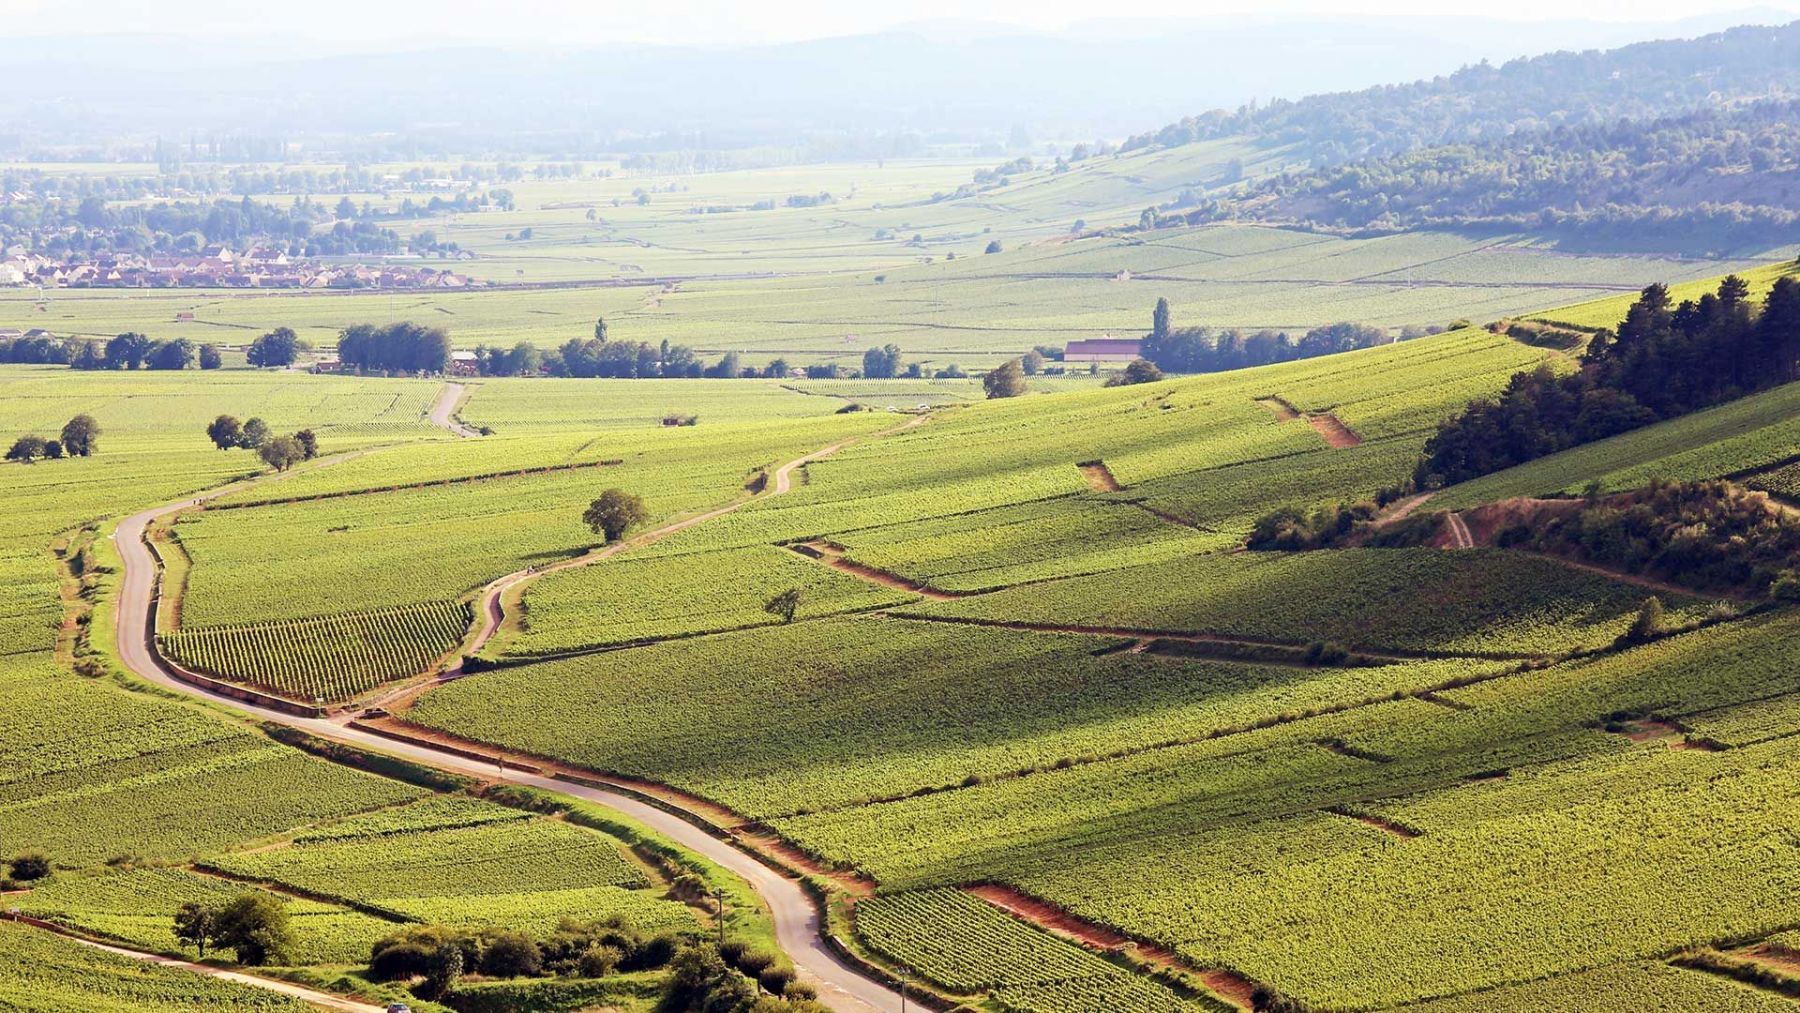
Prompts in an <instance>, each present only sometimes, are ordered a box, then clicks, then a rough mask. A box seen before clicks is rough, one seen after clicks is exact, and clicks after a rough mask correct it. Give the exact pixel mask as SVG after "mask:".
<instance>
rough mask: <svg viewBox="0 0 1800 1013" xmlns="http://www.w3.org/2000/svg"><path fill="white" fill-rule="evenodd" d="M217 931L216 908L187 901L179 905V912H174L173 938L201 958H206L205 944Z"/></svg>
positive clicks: (217, 916)
mask: <svg viewBox="0 0 1800 1013" xmlns="http://www.w3.org/2000/svg"><path fill="white" fill-rule="evenodd" d="M218 929H219V912H218V910H217V909H216V908H212V907H208V906H207V905H205V904H197V903H195V902H194V901H188V902H187V903H186V904H183V905H181V910H179V911H176V912H175V938H176V939H177V940H180V941H181V943H182V944H184V945H186V946H192V947H193V948H195V949H196V950H199V951H200V956H201V957H202V958H204V957H205V956H206V947H207V944H209V943H211V942H212V941H213V936H214V935H215V934H216V933H217V932H218Z"/></svg>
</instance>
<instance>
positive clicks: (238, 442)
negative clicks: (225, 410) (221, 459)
mask: <svg viewBox="0 0 1800 1013" xmlns="http://www.w3.org/2000/svg"><path fill="white" fill-rule="evenodd" d="M206 438H207V439H209V440H211V441H213V446H215V447H218V448H219V449H220V450H233V449H236V448H238V447H241V446H243V445H244V444H243V439H244V427H243V425H242V424H241V423H239V422H238V420H237V419H235V418H233V417H231V416H230V415H221V416H219V417H218V418H216V419H213V420H212V423H211V424H210V425H208V426H207V427H206Z"/></svg>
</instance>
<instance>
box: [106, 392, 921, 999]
mask: <svg viewBox="0 0 1800 1013" xmlns="http://www.w3.org/2000/svg"><path fill="white" fill-rule="evenodd" d="M443 403H444V401H443V397H442V396H441V397H440V405H442V404H443ZM450 403H452V404H453V403H454V402H453V401H452V402H450ZM927 418H928V416H918V417H916V418H914V419H912V420H910V421H909V422H907V423H906V424H905V425H902V426H898V427H895V428H894V429H889V430H884V431H883V432H881V433H877V434H875V435H876V436H881V435H887V434H889V433H893V432H897V431H899V430H902V429H908V428H911V427H913V426H916V425H919V424H921V423H923V422H924V421H926V419H927ZM852 442H854V440H853V439H847V440H842V441H840V442H838V443H835V444H832V445H831V446H829V447H825V448H823V449H821V450H817V451H814V452H812V453H810V454H807V455H806V456H804V457H801V458H798V459H796V460H793V461H790V462H788V463H787V464H784V465H782V466H781V467H780V468H778V469H777V470H776V472H775V474H774V476H773V481H771V482H770V483H769V488H768V489H767V490H766V491H764V492H762V493H760V494H758V495H757V496H755V497H750V498H745V499H740V500H737V501H735V502H733V503H730V504H727V505H725V506H723V507H719V508H717V509H715V510H712V511H708V512H706V513H703V514H700V515H697V516H695V517H690V518H687V519H685V520H682V521H677V522H674V523H671V524H668V525H664V526H663V527H661V528H657V529H655V530H653V531H650V532H646V533H645V534H642V535H639V536H637V537H636V538H634V539H631V540H629V541H625V542H620V543H615V544H614V545H611V546H608V547H606V548H605V549H602V550H599V551H597V552H594V553H589V554H588V555H586V556H581V557H578V558H576V559H572V560H568V561H566V562H564V563H559V564H557V565H556V566H554V567H549V568H545V569H542V570H530V569H528V570H523V571H520V572H518V573H514V574H509V575H508V576H506V577H502V578H500V579H499V580H497V581H495V582H493V583H491V584H489V585H488V587H487V588H486V589H485V590H484V592H483V599H482V600H483V605H484V608H483V609H482V612H481V615H482V628H481V630H479V631H478V633H477V637H476V640H475V645H476V647H477V648H478V647H479V646H480V645H481V644H484V643H486V641H487V639H488V638H489V637H491V636H492V635H493V632H494V630H495V629H497V628H498V626H499V622H500V619H501V618H502V617H503V614H502V611H501V605H500V594H501V593H502V592H503V591H505V590H506V589H507V588H510V587H512V586H515V585H517V584H520V583H523V582H525V581H527V580H530V579H532V578H534V577H535V576H537V575H538V574H541V573H545V572H548V571H549V570H550V569H567V568H570V567H575V566H586V565H589V564H591V563H595V562H598V561H600V560H601V559H606V558H610V557H611V556H613V555H616V554H618V553H620V552H623V551H626V550H628V549H630V548H635V547H639V546H642V545H648V544H650V543H651V542H654V541H656V540H658V539H661V538H664V537H667V536H668V535H671V534H674V533H675V532H677V531H681V530H684V529H686V528H689V527H692V526H693V525H696V524H700V523H703V522H704V521H707V520H710V519H712V518H715V517H719V516H722V515H724V514H727V513H730V512H732V511H734V510H737V509H739V508H741V507H743V506H744V505H745V504H747V503H749V502H752V501H753V500H754V499H758V498H763V497H766V496H771V495H781V494H783V493H786V492H787V491H788V490H789V489H790V488H791V485H792V481H791V475H792V473H793V470H794V469H795V468H797V467H799V466H801V465H803V464H805V463H807V462H809V461H815V460H818V459H820V458H822V457H825V456H828V455H830V454H833V453H836V452H837V451H839V450H841V449H843V448H844V447H845V446H848V445H849V444H850V443H852ZM350 456H351V455H344V456H343V457H339V458H332V459H329V460H327V461H326V462H322V463H321V465H320V466H326V465H328V464H330V463H336V462H337V461H341V460H346V459H348V458H349V457H350ZM283 474H286V475H292V474H296V472H285V473H283ZM269 480H272V479H269V478H263V479H252V480H249V481H248V482H244V483H236V484H233V485H230V486H225V487H221V488H220V489H216V490H213V491H210V492H208V493H204V494H202V495H199V496H194V497H190V498H187V499H183V500H179V501H177V502H174V503H169V504H165V505H163V506H160V507H153V508H151V509H148V510H144V511H141V512H139V513H136V514H133V515H131V516H130V517H127V518H125V519H124V520H122V521H120V522H119V524H118V527H117V529H116V531H115V533H114V535H113V538H114V540H115V543H116V545H117V548H118V551H119V556H120V559H121V560H122V562H123V564H124V576H123V578H122V579H121V581H120V586H119V594H118V599H117V601H116V602H115V604H114V608H115V614H114V620H115V629H116V632H117V647H118V651H119V656H120V659H121V660H122V661H123V662H124V664H125V666H126V667H127V668H128V669H130V670H131V671H132V672H133V673H134V674H136V675H137V676H138V677H139V678H142V679H144V680H146V681H148V682H151V683H154V684H156V685H158V686H162V687H164V688H167V689H171V690H175V691H177V692H179V693H182V694H185V695H187V696H192V697H198V698H201V699H204V700H207V701H208V702H210V703H213V704H215V705H218V706H223V707H227V708H230V709H231V710H233V711H236V712H238V713H241V714H245V715H248V716H250V717H253V718H256V719H258V720H262V721H271V722H276V723H279V724H284V725H288V726H290V727H293V728H298V729H300V730H302V731H305V732H308V733H309V734H312V735H315V736H318V737H320V738H324V739H331V740H334V741H338V742H343V743H347V744H350V745H354V746H359V747H362V748H366V749H373V750H376V751H379V752H384V753H390V754H397V755H400V756H404V757H406V758H408V759H411V760H415V761H417V762H420V763H423V764H426V765H429V766H432V767H436V768H438V769H440V770H447V771H450V772H452V773H457V774H464V775H472V776H476V777H481V778H484V779H487V780H497V781H505V782H508V783H512V784H521V785H526V786H528V787H533V788H540V789H543V790H545V791H551V792H558V793H561V794H565V795H571V796H574V797H576V798H581V799H584V800H586V801H589V802H594V803H598V804H600V805H604V806H606V807H608V808H611V809H613V810H616V811H618V812H620V813H623V814H624V815H626V816H629V817H631V818H632V819H635V820H637V821H638V822H640V823H643V824H645V825H646V826H649V827H650V828H652V829H653V830H655V831H656V832H657V833H659V834H662V835H663V836H664V837H666V838H668V839H670V840H672V841H674V842H675V843H676V844H678V845H680V846H681V847H683V848H686V849H688V850H690V851H693V852H696V853H698V854H700V855H702V856H703V857H705V858H706V859H708V860H709V861H712V862H714V863H716V864H718V865H720V866H723V867H724V868H726V869H729V870H730V871H732V872H733V873H735V874H737V875H738V876H740V877H742V878H743V879H744V880H746V881H747V882H748V883H749V884H750V885H751V886H752V888H754V889H755V890H756V892H757V893H758V894H759V895H760V896H761V898H762V899H763V901H764V903H765V904H766V905H767V906H768V908H769V911H770V914H771V916H772V918H773V920H774V923H775V932H776V937H777V940H778V942H779V943H780V945H781V947H782V949H783V951H784V952H786V953H787V954H788V956H789V957H790V958H792V960H793V961H794V964H795V967H796V968H797V969H798V970H799V972H800V977H801V979H802V980H804V981H806V982H808V983H809V984H812V985H813V986H814V987H816V988H817V989H818V990H819V995H820V998H821V1000H822V1001H823V1002H824V1003H825V1004H826V1005H827V1006H829V1007H830V1008H832V1009H834V1010H841V1011H857V1013H862V1011H867V1010H878V1011H882V1013H893V1011H897V1010H899V1009H900V997H899V995H898V994H896V993H895V992H893V991H891V990H890V989H888V988H887V987H885V986H883V985H881V984H878V983H876V982H875V981H873V980H871V979H869V978H866V977H864V976H863V975H862V974H861V972H859V971H858V970H856V969H855V968H853V967H851V966H850V965H849V964H847V963H845V962H844V961H842V960H840V959H839V958H838V956H837V954H836V953H835V952H833V951H832V950H831V949H830V948H829V947H828V946H827V945H826V944H825V942H824V941H823V940H822V938H821V934H820V921H819V913H818V909H817V907H816V906H815V905H814V903H813V900H812V898H811V896H810V895H808V894H807V893H806V891H805V890H804V889H803V888H801V886H800V885H799V884H798V883H797V882H795V881H794V880H792V879H790V878H788V877H787V876H785V875H783V874H781V873H779V872H777V871H775V870H774V869H771V868H770V867H769V866H768V865H766V864H764V863H763V862H762V861H760V860H758V859H757V858H755V857H752V856H751V855H750V854H748V853H747V852H745V851H743V850H740V849H739V848H737V847H734V846H733V845H731V844H728V843H726V842H724V841H722V840H720V839H718V838H717V837H714V836H712V835H711V834H709V833H707V832H706V831H705V830H703V829H701V828H700V827H698V826H696V825H695V824H694V823H691V822H689V821H688V820H687V819H684V818H683V817H681V816H679V815H676V814H674V813H671V812H669V811H668V810H666V809H663V808H660V807H658V806H656V805H653V804H651V803H649V802H647V801H644V800H642V799H639V798H634V797H632V796H631V795H627V794H623V793H621V792H620V791H614V790H608V789H606V788H604V787H597V786H590V785H585V784H573V783H570V782H568V781H563V780H557V779H554V778H551V777H546V776H544V775H543V774H542V773H538V772H533V771H526V770H518V769H513V768H508V767H501V766H497V765H494V764H492V763H488V762H483V761H481V760H477V759H474V758H471V757H468V756H464V755H458V754H456V753H452V752H449V751H446V750H444V749H440V748H436V747H433V746H431V745H427V744H422V743H413V742H397V741H394V740H392V739H389V738H385V737H383V736H380V735H377V734H375V733H373V732H370V731H365V730H361V729H357V728H351V727H348V725H347V721H346V719H343V718H340V719H339V720H331V719H325V718H307V717H298V716H295V715H292V714H288V713H286V712H283V711H279V710H275V709H273V708H270V707H264V706H259V705H258V704H255V703H250V702H246V701H242V700H238V699H236V698H234V697H231V696H227V695H225V694H223V693H220V692H216V691H213V690H210V689H207V688H204V687H201V686H196V685H194V684H192V683H189V682H186V681H183V680H182V679H180V678H178V677H176V675H175V674H174V673H173V671H172V670H171V669H170V668H169V667H168V665H167V664H166V663H165V662H164V661H163V659H162V658H161V656H160V655H158V654H157V653H156V651H155V650H154V648H153V635H152V626H151V625H150V620H151V615H152V611H153V609H154V607H155V602H156V593H157V578H158V572H157V568H156V562H155V559H154V557H153V556H152V555H151V553H150V549H149V546H148V545H147V544H146V542H145V541H144V533H145V530H146V529H147V528H148V526H149V525H150V524H151V523H152V522H153V521H155V520H156V519H158V518H160V517H163V516H166V515H168V514H171V513H174V512H177V511H179V510H184V509H188V508H190V507H194V506H199V505H202V504H204V503H205V502H206V501H207V500H208V499H211V498H213V497H216V496H220V495H223V494H224V493H226V492H229V491H234V490H236V489H239V488H242V487H243V486H245V485H250V484H256V483H258V482H261V481H269ZM472 649H473V648H472ZM344 1008H347V1009H353V1010H363V1009H366V1008H367V1007H363V1006H360V1005H359V1006H351V1007H344Z"/></svg>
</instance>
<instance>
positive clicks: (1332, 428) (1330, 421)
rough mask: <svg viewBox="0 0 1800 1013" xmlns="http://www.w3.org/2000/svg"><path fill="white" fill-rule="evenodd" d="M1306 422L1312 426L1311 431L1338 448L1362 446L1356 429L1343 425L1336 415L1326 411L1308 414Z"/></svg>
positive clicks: (1346, 448)
mask: <svg viewBox="0 0 1800 1013" xmlns="http://www.w3.org/2000/svg"><path fill="white" fill-rule="evenodd" d="M1306 424H1307V425H1309V426H1312V427H1313V432H1315V433H1318V434H1319V435H1320V436H1321V437H1323V438H1324V440H1325V442H1326V443H1329V444H1331V445H1332V446H1333V447H1336V448H1337V449H1339V450H1348V449H1349V448H1351V447H1360V446H1362V437H1361V436H1359V435H1357V433H1356V430H1354V429H1351V428H1350V427H1349V426H1347V425H1344V423H1343V422H1341V421H1340V420H1339V419H1338V417H1337V416H1336V415H1333V414H1331V413H1330V412H1326V413H1325V414H1323V415H1308V416H1307V417H1306Z"/></svg>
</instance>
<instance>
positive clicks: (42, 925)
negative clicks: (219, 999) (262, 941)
mask: <svg viewBox="0 0 1800 1013" xmlns="http://www.w3.org/2000/svg"><path fill="white" fill-rule="evenodd" d="M12 920H13V921H14V922H16V923H18V924H20V925H28V926H30V927H32V928H34V929H41V930H43V931H45V932H51V933H54V934H56V935H59V936H62V937H63V938H64V939H68V940H70V941H72V942H75V943H77V944H79V945H81V946H86V947H89V948H90V949H95V950H100V951H101V952H103V953H111V954H113V955H114V956H119V957H129V958H130V959H132V960H141V961H143V962H144V963H146V964H156V965H158V966H161V967H170V968H175V969H177V970H182V971H189V972H191V973H193V974H200V975H205V976H206V977H209V978H218V979H220V980H222V981H229V982H233V983H235V984H238V985H248V986H250V987H251V988H260V989H262V990H264V991H266V992H275V993H278V994H280V995H285V996H288V997H289V998H293V999H298V1000H300V1001H301V1002H304V1003H308V1004H310V1005H313V1006H317V1007H318V1008H320V1009H328V1010H341V1011H344V1013H382V1011H383V1009H384V1008H385V1007H382V1006H372V1005H370V1004H368V1003H366V1002H357V1001H356V1000H354V999H349V998H346V997H344V996H341V995H333V994H332V993H330V992H320V991H318V990H316V989H311V988H307V987H306V986H304V985H296V984H294V983H293V982H291V981H277V980H276V979H274V978H264V977H261V976H260V975H255V974H245V973H244V972H242V971H231V970H227V969H225V968H223V967H214V966H212V965H211V964H197V963H195V962H193V961H191V960H182V959H180V958H177V957H169V956H164V955H163V954H160V953H147V952H145V951H143V950H134V949H131V948H129V947H125V946H118V945H115V944H113V943H102V942H99V941H97V940H93V939H89V938H87V937H85V936H82V935H78V934H76V933H74V932H71V931H69V930H68V929H65V928H63V927H62V926H60V925H56V924H54V923H52V922H47V921H42V920H40V919H37V918H25V917H19V916H14V917H13V919H12Z"/></svg>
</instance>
